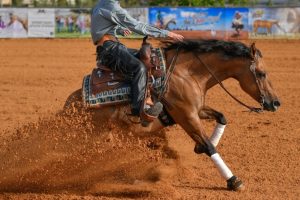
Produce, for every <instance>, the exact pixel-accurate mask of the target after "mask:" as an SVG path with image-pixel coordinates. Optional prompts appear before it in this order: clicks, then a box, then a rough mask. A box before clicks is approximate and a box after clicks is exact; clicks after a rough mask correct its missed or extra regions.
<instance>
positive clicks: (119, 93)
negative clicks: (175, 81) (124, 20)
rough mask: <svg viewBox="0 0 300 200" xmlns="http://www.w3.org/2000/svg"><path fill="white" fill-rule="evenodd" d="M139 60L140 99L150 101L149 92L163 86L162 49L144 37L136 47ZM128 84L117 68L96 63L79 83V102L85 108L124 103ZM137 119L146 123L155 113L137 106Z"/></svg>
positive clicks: (127, 94) (149, 102)
mask: <svg viewBox="0 0 300 200" xmlns="http://www.w3.org/2000/svg"><path fill="white" fill-rule="evenodd" d="M139 55H140V60H141V61H142V62H143V63H144V65H145V66H146V68H147V71H148V85H147V87H146V95H145V99H144V101H143V106H145V104H149V105H153V100H156V98H155V97H154V96H155V95H154V96H153V95H152V97H151V93H152V92H154V93H156V94H158V93H159V92H160V90H161V88H162V86H163V83H164V79H165V74H166V65H165V59H164V54H163V50H162V49H161V48H153V47H152V46H151V44H150V43H148V42H147V36H146V37H144V39H143V43H142V46H141V48H140V51H139ZM130 93H131V88H130V84H129V83H128V82H126V81H125V78H124V76H123V75H122V74H121V73H120V72H118V71H112V70H111V69H110V68H108V67H107V66H104V65H101V64H100V63H97V66H96V67H95V68H94V69H93V71H92V73H91V74H89V75H87V76H85V77H84V79H83V84H82V94H83V95H82V96H83V102H84V104H85V106H86V107H87V108H102V107H104V106H112V105H117V104H128V103H129V102H130V98H131V95H130ZM140 118H141V121H146V122H148V123H146V124H149V123H150V122H152V121H153V120H154V119H155V118H156V117H152V116H150V115H148V114H147V113H145V111H144V109H141V113H140Z"/></svg>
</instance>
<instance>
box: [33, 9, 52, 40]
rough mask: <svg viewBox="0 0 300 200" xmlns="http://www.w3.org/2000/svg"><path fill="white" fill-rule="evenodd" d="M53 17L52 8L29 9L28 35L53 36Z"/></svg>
mask: <svg viewBox="0 0 300 200" xmlns="http://www.w3.org/2000/svg"><path fill="white" fill-rule="evenodd" d="M54 19H55V15H54V9H29V10H28V37H39V38H44V37H46V38H50V37H54V31H55V20H54Z"/></svg>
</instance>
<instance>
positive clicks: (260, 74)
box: [256, 72, 266, 79]
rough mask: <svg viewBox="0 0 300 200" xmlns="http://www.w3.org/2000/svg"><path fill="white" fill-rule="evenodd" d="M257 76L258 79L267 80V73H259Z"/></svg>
mask: <svg viewBox="0 0 300 200" xmlns="http://www.w3.org/2000/svg"><path fill="white" fill-rule="evenodd" d="M256 76H257V77H258V78H261V79H263V78H266V73H265V72H257V73H256Z"/></svg>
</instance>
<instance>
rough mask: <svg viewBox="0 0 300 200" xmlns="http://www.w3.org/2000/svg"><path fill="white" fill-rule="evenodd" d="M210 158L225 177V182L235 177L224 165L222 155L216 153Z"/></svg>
mask: <svg viewBox="0 0 300 200" xmlns="http://www.w3.org/2000/svg"><path fill="white" fill-rule="evenodd" d="M210 158H211V159H212V161H213V162H214V163H215V165H216V167H217V168H218V170H219V172H220V174H221V175H222V176H223V178H224V179H225V180H228V179H230V178H231V177H232V176H233V174H232V172H231V171H230V169H229V168H228V167H227V165H226V164H225V163H224V161H223V160H222V158H221V157H220V155H219V154H218V153H215V154H214V155H212V156H211V157H210Z"/></svg>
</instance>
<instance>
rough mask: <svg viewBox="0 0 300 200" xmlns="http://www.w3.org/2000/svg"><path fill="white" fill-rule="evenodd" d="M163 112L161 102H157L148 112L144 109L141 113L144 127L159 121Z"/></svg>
mask: <svg viewBox="0 0 300 200" xmlns="http://www.w3.org/2000/svg"><path fill="white" fill-rule="evenodd" d="M162 110H163V105H162V103H160V102H156V103H155V104H154V105H153V106H151V107H150V108H149V109H147V110H144V109H143V110H142V111H141V113H140V118H141V124H142V126H144V127H147V126H149V124H150V123H151V122H153V121H154V120H155V119H157V117H158V116H159V114H160V113H161V112H162Z"/></svg>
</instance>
